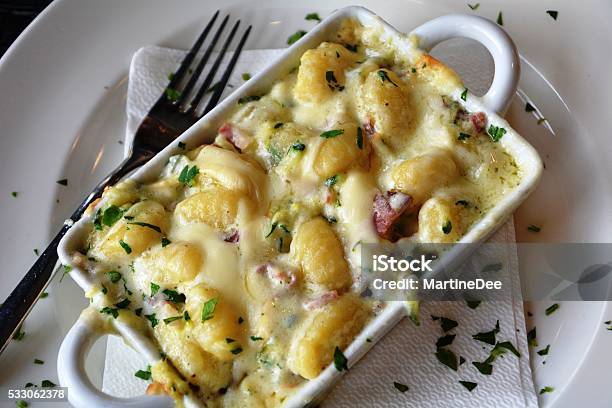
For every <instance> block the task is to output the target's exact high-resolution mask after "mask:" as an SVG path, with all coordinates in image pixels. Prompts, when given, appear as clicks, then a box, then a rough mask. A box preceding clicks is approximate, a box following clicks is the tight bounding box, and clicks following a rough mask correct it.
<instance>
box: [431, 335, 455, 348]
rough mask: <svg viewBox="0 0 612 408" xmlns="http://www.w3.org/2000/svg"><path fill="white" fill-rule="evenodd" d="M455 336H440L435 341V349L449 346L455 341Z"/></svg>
mask: <svg viewBox="0 0 612 408" xmlns="http://www.w3.org/2000/svg"><path fill="white" fill-rule="evenodd" d="M455 336H456V335H455V334H447V335H446V336H442V337H440V338H439V339H438V341H436V348H442V347H445V346H448V345H450V344H451V343H452V342H453V340H455Z"/></svg>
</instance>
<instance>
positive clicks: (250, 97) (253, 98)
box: [238, 95, 261, 105]
mask: <svg viewBox="0 0 612 408" xmlns="http://www.w3.org/2000/svg"><path fill="white" fill-rule="evenodd" d="M260 99H261V96H259V95H248V96H243V97H242V98H240V99H238V105H242V104H245V103H249V102H255V101H258V100H260Z"/></svg>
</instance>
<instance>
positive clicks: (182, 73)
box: [168, 10, 219, 89]
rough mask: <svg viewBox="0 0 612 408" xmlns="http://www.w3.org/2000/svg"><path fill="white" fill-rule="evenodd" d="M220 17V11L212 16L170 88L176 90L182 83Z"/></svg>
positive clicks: (171, 81) (174, 77)
mask: <svg viewBox="0 0 612 408" xmlns="http://www.w3.org/2000/svg"><path fill="white" fill-rule="evenodd" d="M218 16H219V10H217V11H216V12H215V14H214V15H213V16H212V18H211V19H210V21H209V22H208V24H207V25H206V27H205V28H204V31H202V33H201V34H200V36H199V37H198V39H197V40H196V42H195V43H194V44H193V46H192V47H191V49H190V50H189V52H188V53H187V55H185V58H183V61H182V62H181V65H180V67H179V69H178V70H177V71H176V72H175V73H174V76H173V77H172V79H171V80H170V83H169V84H168V88H172V89H176V87H177V85H178V84H179V83H180V82H181V80H182V79H183V77H184V76H185V73H186V72H187V70H188V69H189V66H190V65H191V63H192V62H193V59H194V57H195V56H196V54H197V53H198V51H199V50H200V47H202V43H204V40H205V39H206V37H207V36H208V32H209V31H210V29H211V28H212V26H213V24H215V21H216V20H217V17H218Z"/></svg>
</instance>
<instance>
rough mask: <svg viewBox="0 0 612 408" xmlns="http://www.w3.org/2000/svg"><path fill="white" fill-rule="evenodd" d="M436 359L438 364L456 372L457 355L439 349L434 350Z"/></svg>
mask: <svg viewBox="0 0 612 408" xmlns="http://www.w3.org/2000/svg"><path fill="white" fill-rule="evenodd" d="M436 358H437V359H438V361H439V362H441V363H442V364H444V365H445V366H447V367H449V368H451V369H452V370H454V371H457V368H458V366H459V365H458V364H457V355H456V354H455V353H454V352H452V351H451V350H448V349H445V348H439V349H438V350H436Z"/></svg>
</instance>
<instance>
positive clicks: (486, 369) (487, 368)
mask: <svg viewBox="0 0 612 408" xmlns="http://www.w3.org/2000/svg"><path fill="white" fill-rule="evenodd" d="M472 364H473V365H474V367H476V368H477V369H478V371H480V373H481V374H484V375H491V373H492V372H493V366H492V365H491V364H489V363H487V362H482V363H480V362H478V361H472Z"/></svg>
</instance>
